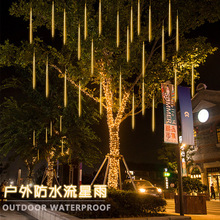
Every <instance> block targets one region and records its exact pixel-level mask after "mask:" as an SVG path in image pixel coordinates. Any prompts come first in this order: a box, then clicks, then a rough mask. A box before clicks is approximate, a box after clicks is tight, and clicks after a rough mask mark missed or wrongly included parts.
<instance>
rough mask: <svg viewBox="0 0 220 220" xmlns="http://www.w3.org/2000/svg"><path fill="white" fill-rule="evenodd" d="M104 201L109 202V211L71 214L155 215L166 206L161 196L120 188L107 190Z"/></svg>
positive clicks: (88, 216)
mask: <svg viewBox="0 0 220 220" xmlns="http://www.w3.org/2000/svg"><path fill="white" fill-rule="evenodd" d="M95 203H96V204H98V203H97V202H95ZM104 203H105V204H111V209H110V210H109V211H102V212H101V211H97V212H94V211H93V212H88V211H85V212H75V213H71V214H73V215H75V216H77V217H80V218H119V217H137V216H147V215H157V214H158V212H164V211H165V206H166V201H165V200H164V199H162V198H159V197H155V196H151V195H144V194H139V193H136V192H133V191H122V190H109V191H108V197H107V198H106V199H105V202H104ZM101 204H103V202H102V203H101Z"/></svg>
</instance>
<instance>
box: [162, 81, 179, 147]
mask: <svg viewBox="0 0 220 220" xmlns="http://www.w3.org/2000/svg"><path fill="white" fill-rule="evenodd" d="M161 92H162V98H163V112H164V142H165V143H172V144H178V135H177V120H176V106H175V93H174V86H173V85H172V84H169V83H162V84H161Z"/></svg>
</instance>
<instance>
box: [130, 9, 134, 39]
mask: <svg viewBox="0 0 220 220" xmlns="http://www.w3.org/2000/svg"><path fill="white" fill-rule="evenodd" d="M130 31H131V33H130V35H131V43H132V42H133V36H134V34H133V7H132V6H131V18H130Z"/></svg>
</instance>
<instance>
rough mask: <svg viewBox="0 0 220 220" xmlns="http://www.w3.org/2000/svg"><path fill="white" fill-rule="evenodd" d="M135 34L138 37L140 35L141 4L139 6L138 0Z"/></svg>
mask: <svg viewBox="0 0 220 220" xmlns="http://www.w3.org/2000/svg"><path fill="white" fill-rule="evenodd" d="M137 32H138V35H140V33H141V4H140V0H138V17H137Z"/></svg>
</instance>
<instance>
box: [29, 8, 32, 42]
mask: <svg viewBox="0 0 220 220" xmlns="http://www.w3.org/2000/svg"><path fill="white" fill-rule="evenodd" d="M29 41H30V44H32V43H33V27H32V5H31V7H30V23H29Z"/></svg>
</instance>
